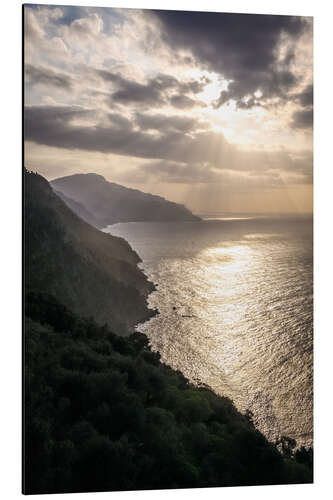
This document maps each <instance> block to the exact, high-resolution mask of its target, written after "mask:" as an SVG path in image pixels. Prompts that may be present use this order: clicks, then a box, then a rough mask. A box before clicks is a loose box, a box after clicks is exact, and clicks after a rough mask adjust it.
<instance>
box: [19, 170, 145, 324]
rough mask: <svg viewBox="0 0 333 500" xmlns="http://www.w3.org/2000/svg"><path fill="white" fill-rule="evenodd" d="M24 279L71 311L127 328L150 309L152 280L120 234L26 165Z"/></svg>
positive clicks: (28, 286) (143, 316)
mask: <svg viewBox="0 0 333 500" xmlns="http://www.w3.org/2000/svg"><path fill="white" fill-rule="evenodd" d="M24 203H25V285H26V290H27V291H30V290H38V291H43V292H45V293H49V294H51V295H53V296H54V297H55V298H57V299H58V300H59V301H60V302H61V303H63V304H64V305H65V306H67V307H69V308H70V309H71V310H73V312H74V313H77V314H80V315H81V316H83V317H90V316H92V317H94V319H95V320H96V321H97V322H98V323H99V324H104V323H107V324H108V325H109V326H110V327H111V328H113V329H116V330H117V331H118V332H122V333H126V332H128V331H131V330H132V329H133V326H134V325H135V324H136V323H138V322H140V321H142V320H144V319H146V318H147V317H148V316H149V315H150V314H149V311H148V310H147V307H146V299H147V295H148V293H149V292H150V291H151V290H152V289H153V285H152V284H151V283H150V282H148V280H147V279H146V277H145V276H144V274H143V273H142V272H141V271H140V270H139V268H138V267H137V264H138V262H139V261H140V259H139V257H138V255H137V254H136V253H135V252H134V251H133V250H132V249H131V248H130V246H129V245H128V243H127V242H126V241H125V240H123V239H122V238H116V237H114V236H110V235H107V234H105V233H103V232H101V231H98V230H97V229H95V228H93V227H91V226H90V225H89V224H87V223H86V222H84V221H83V220H82V219H80V218H79V217H78V216H77V215H75V214H74V213H73V212H72V211H71V210H70V209H69V208H68V207H67V206H66V205H65V203H64V202H63V201H62V200H61V199H60V198H59V197H58V196H57V195H56V194H55V193H54V191H53V190H52V188H51V186H50V185H49V183H48V182H47V181H46V180H45V179H44V178H43V177H41V176H39V175H37V174H33V173H29V172H28V171H25V200H24Z"/></svg>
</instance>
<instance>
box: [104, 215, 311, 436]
mask: <svg viewBox="0 0 333 500" xmlns="http://www.w3.org/2000/svg"><path fill="white" fill-rule="evenodd" d="M104 231H105V232H110V233H111V234H113V235H116V236H121V237H123V238H125V239H126V240H127V241H128V242H129V243H130V245H131V246H132V248H134V249H135V250H136V251H137V252H138V254H139V255H140V257H141V259H142V263H141V264H140V267H141V268H142V269H143V271H144V272H145V273H146V275H147V276H148V277H149V279H150V280H151V281H153V282H154V283H155V284H157V286H156V291H154V292H153V293H152V294H151V295H150V297H149V306H150V307H151V308H155V307H156V308H157V309H158V310H159V312H160V314H158V315H156V316H154V317H153V318H151V319H150V320H149V321H147V322H146V323H144V324H141V325H138V326H137V329H138V330H139V331H141V332H143V333H145V334H146V335H147V336H148V338H149V341H150V344H151V347H152V349H153V350H156V351H159V353H160V354H161V359H162V361H163V362H165V363H166V364H168V365H170V366H171V367H173V368H174V369H177V370H180V371H181V372H182V373H183V374H184V375H185V376H186V377H187V378H188V379H189V380H190V381H191V382H193V383H195V384H197V385H202V384H204V385H207V386H209V387H210V388H211V389H212V390H213V391H214V392H216V393H217V394H219V395H223V396H227V397H229V398H231V399H232V400H233V402H234V404H235V406H236V407H237V408H238V409H239V410H240V411H242V412H246V411H247V410H249V411H251V412H252V413H253V421H254V423H255V425H256V426H257V428H258V429H259V430H260V431H262V432H263V433H264V434H265V435H266V436H267V437H268V438H269V439H270V440H275V439H276V438H277V437H278V436H281V435H284V436H289V437H292V438H294V439H296V441H297V445H298V446H301V445H305V446H310V445H312V439H313V436H312V435H313V415H312V410H313V384H312V382H313V343H312V341H313V247H312V217H310V216H283V217H282V216H279V217H278V216H275V217H272V216H266V217H265V216H253V215H252V216H251V215H248V216H239V215H238V216H230V215H225V216H216V215H209V216H208V215H206V216H204V220H203V221H202V222H164V223H154V222H137V223H136V222H133V223H121V224H115V225H112V226H109V227H108V228H106V229H104Z"/></svg>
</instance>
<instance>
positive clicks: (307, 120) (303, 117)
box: [291, 108, 313, 129]
mask: <svg viewBox="0 0 333 500" xmlns="http://www.w3.org/2000/svg"><path fill="white" fill-rule="evenodd" d="M292 118H293V119H292V122H291V126H292V127H293V128H300V129H302V128H303V129H307V128H312V127H313V109H312V108H311V109H305V110H301V111H296V112H295V113H294V114H293V117H292Z"/></svg>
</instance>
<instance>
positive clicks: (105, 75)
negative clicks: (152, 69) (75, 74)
mask: <svg viewBox="0 0 333 500" xmlns="http://www.w3.org/2000/svg"><path fill="white" fill-rule="evenodd" d="M96 73H97V75H98V76H99V77H100V78H102V79H103V80H104V81H105V82H110V83H112V84H114V85H115V86H116V87H117V90H116V91H115V92H113V93H112V94H111V98H112V101H114V102H118V103H121V104H130V103H140V104H145V105H149V106H161V105H164V104H168V103H170V104H173V103H175V104H174V105H175V106H176V107H180V108H181V107H183V108H185V107H193V106H195V105H196V104H197V103H198V101H197V100H195V99H192V98H191V97H189V96H187V95H186V94H187V93H190V94H192V95H193V94H198V93H200V92H202V91H203V89H204V87H205V86H206V85H207V84H208V83H209V80H208V79H207V78H201V79H200V80H198V81H197V80H189V81H184V82H181V81H179V80H177V78H175V77H173V76H170V75H165V74H159V75H157V76H155V77H154V78H150V79H149V80H148V81H147V83H139V82H136V81H135V80H131V79H128V78H124V77H123V76H121V75H120V74H119V73H114V72H112V71H107V70H96ZM174 93H176V95H173V94H174ZM177 99H178V100H177ZM199 105H200V104H199Z"/></svg>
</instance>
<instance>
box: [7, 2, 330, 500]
mask: <svg viewBox="0 0 333 500" xmlns="http://www.w3.org/2000/svg"><path fill="white" fill-rule="evenodd" d="M39 3H43V4H47V3H48V2H43V1H40V2H39ZM49 3H50V2H49ZM55 3H58V4H60V5H73V4H74V5H88V6H104V7H136V8H155V9H156V8H165V9H166V8H168V9H178V10H179V9H183V10H210V11H220V12H221V11H224V12H247V13H261V14H263V13H265V14H266V13H267V14H289V15H313V16H314V17H315V415H316V420H315V422H316V425H315V485H304V486H274V487H251V488H246V489H244V488H226V489H220V488H218V489H209V490H172V491H159V492H156V491H150V492H123V493H99V494H97V493H94V494H90V493H89V494H85V495H84V498H87V499H90V498H91V499H93V498H95V495H98V496H100V497H103V496H104V497H106V495H108V497H109V498H110V497H111V498H113V499H115V500H116V499H118V498H119V499H121V500H129V499H133V500H134V499H135V500H141V499H145V498H147V499H153V498H156V496H157V495H158V496H159V498H161V499H171V498H172V499H176V500H177V499H189V498H191V500H192V499H199V498H200V499H201V498H205V497H208V498H212V499H217V498H220V497H221V496H225V497H226V498H228V499H229V498H230V499H239V498H243V497H244V496H245V497H246V498H247V499H248V500H251V499H256V500H260V499H264V498H265V500H266V499H267V496H269V497H270V499H272V500H274V499H280V498H281V496H283V497H284V498H286V499H288V498H293V499H294V498H295V497H296V498H300V497H302V499H304V500H306V499H310V498H311V499H313V498H314V497H316V498H319V499H321V498H327V497H328V496H329V495H328V492H329V491H330V490H332V484H331V481H332V480H333V478H332V477H331V475H332V472H331V469H332V467H331V460H332V445H333V443H332V437H331V435H332V431H331V428H332V420H333V411H332V410H333V408H332V398H331V388H330V380H331V377H332V371H331V369H330V367H331V365H332V344H333V342H332V328H331V324H330V320H331V318H330V314H329V313H330V311H331V309H332V307H333V304H332V293H331V283H332V278H333V276H332V263H331V262H332V258H333V252H332V227H333V224H332V221H331V218H332V215H333V210H332V203H331V199H332V196H333V194H332V160H331V157H332V150H331V148H330V145H331V144H332V139H331V130H332V126H331V121H332V104H331V101H332V69H331V65H332V55H331V49H332V47H333V43H332V42H333V40H332V33H333V30H332V7H330V4H329V2H326V1H318V0H317V1H316V2H313V1H305V0H303V1H302V0H299V1H298V0H293V1H292V2H291V1H290V0H278V1H274V2H273V1H270V2H267V0H266V1H258V0H251V1H249V0H242V1H240V0H229V1H225V2H220V1H216V0H215V1H213V0H195V1H193V0H192V1H190V0H187V1H185V0H178V1H174V0H169V1H163V0H155V1H148V0H141V1H133V0H132V1H129V0H124V1H117V0H112V1H107V0H99V1H93V0H89V1H84V0H79V1H77V2H76V1H73V2H68V1H65V0H63V1H62V2H55ZM0 35H1V51H2V52H1V54H2V57H1V63H2V71H1V97H2V99H1V102H2V109H1V111H2V113H1V118H2V119H1V125H2V127H1V131H2V141H1V153H2V155H1V166H2V169H1V181H2V182H1V184H0V185H1V196H0V199H1V210H0V216H1V226H0V228H1V236H2V239H1V245H0V248H1V259H0V262H1V266H2V267H1V285H2V286H1V302H0V304H1V306H2V308H1V312H2V314H1V316H2V317H1V341H2V345H1V349H0V352H1V360H0V368H1V373H0V384H1V392H0V395H1V399H0V402H1V411H0V436H1V441H0V449H1V453H0V471H1V481H0V493H1V496H2V498H5V499H6V500H10V499H12V498H14V499H15V498H19V497H20V496H21V494H20V491H21V358H20V351H21V312H20V303H21V225H20V220H21V171H20V169H21V2H19V1H16V0H7V2H4V3H3V4H2V10H1V30H0ZM3 107H4V108H5V109H4V111H5V112H4V113H3ZM33 497H34V496H33ZM75 497H77V495H75ZM42 498H52V499H57V498H64V497H63V496H60V495H52V496H50V495H46V496H43V497H42ZM79 498H80V497H79Z"/></svg>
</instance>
